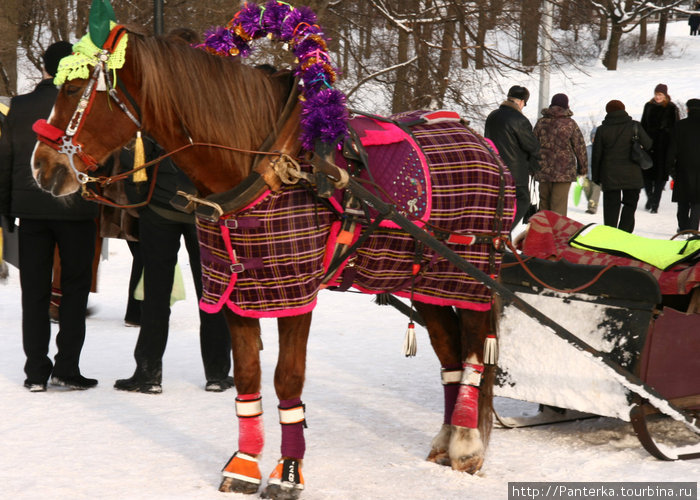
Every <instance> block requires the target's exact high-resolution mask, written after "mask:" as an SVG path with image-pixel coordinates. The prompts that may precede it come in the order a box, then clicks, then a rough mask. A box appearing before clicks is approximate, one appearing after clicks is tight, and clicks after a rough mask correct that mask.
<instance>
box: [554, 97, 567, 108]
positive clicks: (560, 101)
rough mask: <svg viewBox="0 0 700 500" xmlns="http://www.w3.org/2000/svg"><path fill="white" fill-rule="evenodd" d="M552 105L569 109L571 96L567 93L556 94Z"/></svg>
mask: <svg viewBox="0 0 700 500" xmlns="http://www.w3.org/2000/svg"><path fill="white" fill-rule="evenodd" d="M550 106H559V107H560V108H564V109H568V107H569V98H568V97H567V96H566V94H554V95H553V96H552V103H551V104H550Z"/></svg>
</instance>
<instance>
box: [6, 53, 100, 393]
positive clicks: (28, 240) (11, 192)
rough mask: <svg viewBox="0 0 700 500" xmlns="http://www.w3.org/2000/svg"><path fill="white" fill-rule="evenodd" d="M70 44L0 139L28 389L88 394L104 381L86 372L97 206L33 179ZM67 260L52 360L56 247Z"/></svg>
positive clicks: (53, 56) (14, 108)
mask: <svg viewBox="0 0 700 500" xmlns="http://www.w3.org/2000/svg"><path fill="white" fill-rule="evenodd" d="M71 50H72V46H71V44H70V43H68V42H57V43H54V44H52V45H51V46H49V48H48V49H47V50H46V52H45V54H44V66H45V74H44V77H45V78H44V80H42V81H41V82H40V83H39V84H38V85H37V86H36V88H35V89H34V90H33V91H32V92H30V93H29V94H25V95H20V96H17V97H15V98H13V99H12V102H11V104H10V112H9V114H8V116H7V121H6V123H5V126H4V128H3V133H2V137H0V212H1V213H2V214H3V215H4V216H6V217H7V216H9V217H10V218H11V219H13V220H12V224H11V225H10V227H14V218H15V217H18V218H19V220H20V224H19V259H20V267H19V276H20V286H21V288H22V342H23V346H24V352H25V354H26V356H27V361H26V363H25V365H24V371H25V373H26V376H27V378H26V380H25V382H24V386H25V387H26V388H27V389H29V390H30V391H32V392H40V391H45V390H46V384H47V381H48V380H49V377H51V383H52V384H53V385H59V386H66V387H70V388H73V389H88V388H90V387H94V386H96V385H97V380H95V379H92V378H86V377H84V376H83V375H81V373H80V368H79V361H80V353H81V351H82V347H83V343H84V341H85V313H86V308H87V301H88V295H89V293H90V286H91V283H92V261H93V257H94V254H95V235H96V225H95V218H96V217H97V205H96V204H94V203H90V202H87V201H84V200H83V199H82V198H81V196H80V194H74V195H71V196H68V197H61V198H54V197H53V195H51V194H50V193H47V192H45V191H42V190H41V189H40V188H39V186H38V185H37V183H36V182H35V180H34V178H33V177H32V166H31V156H32V152H33V150H34V145H35V143H36V135H35V134H34V132H33V131H32V125H33V124H34V122H35V121H36V120H38V119H41V118H48V117H49V114H50V112H51V108H52V107H53V104H54V101H55V100H56V96H57V94H58V92H57V89H56V87H55V86H54V84H53V81H52V79H51V77H52V76H53V75H54V74H55V73H56V69H57V68H58V62H59V61H60V60H61V59H62V58H63V57H65V56H67V55H69V54H70V53H71ZM56 245H58V252H59V254H60V258H61V263H62V277H61V283H62V288H63V297H62V302H61V309H60V314H59V319H58V324H59V331H58V334H57V335H56V346H57V347H58V352H57V354H56V356H55V358H54V362H53V363H52V362H51V359H50V358H49V356H48V352H49V343H50V340H51V323H50V321H49V301H50V299H51V272H52V265H53V258H54V247H55V246H56Z"/></svg>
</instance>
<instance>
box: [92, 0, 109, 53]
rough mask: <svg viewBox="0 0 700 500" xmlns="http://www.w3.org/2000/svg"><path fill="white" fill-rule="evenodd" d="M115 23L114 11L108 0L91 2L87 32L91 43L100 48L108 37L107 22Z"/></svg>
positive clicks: (93, 0)
mask: <svg viewBox="0 0 700 500" xmlns="http://www.w3.org/2000/svg"><path fill="white" fill-rule="evenodd" d="M110 21H115V22H116V17H115V16H114V10H113V9H112V4H111V3H110V1H109V0H92V6H91V7H90V20H89V31H90V38H91V39H92V43H94V44H95V45H96V46H98V47H102V45H104V43H105V41H106V40H107V37H108V36H109V31H110V26H109V22H110Z"/></svg>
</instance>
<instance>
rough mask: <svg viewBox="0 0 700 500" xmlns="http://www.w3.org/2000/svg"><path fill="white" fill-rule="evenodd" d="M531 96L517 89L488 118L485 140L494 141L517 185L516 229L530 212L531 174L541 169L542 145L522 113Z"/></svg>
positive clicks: (514, 87) (513, 88)
mask: <svg viewBox="0 0 700 500" xmlns="http://www.w3.org/2000/svg"><path fill="white" fill-rule="evenodd" d="M529 98H530V92H529V91H528V90H527V89H526V88H525V87H520V86H518V85H515V86H513V87H511V88H510V90H509V91H508V96H507V98H506V100H505V101H504V102H503V103H502V104H501V105H500V106H499V107H498V109H496V110H494V111H492V112H491V113H490V114H489V116H488V117H487V118H486V124H485V126H484V137H487V138H489V139H491V140H492V141H493V143H494V144H495V145H496V148H498V154H499V155H500V156H501V159H502V160H503V163H505V164H506V166H507V167H508V169H510V173H511V175H512V176H513V181H514V182H515V199H516V212H515V219H514V220H513V226H515V225H516V224H517V223H518V222H520V221H521V220H522V219H523V217H524V216H525V214H526V213H527V210H528V209H529V208H530V188H529V186H528V180H529V176H530V174H533V173H534V172H536V171H537V170H538V169H539V159H540V143H539V141H538V140H537V137H535V134H534V133H533V131H532V124H531V123H530V120H528V119H527V118H526V117H525V115H523V113H522V110H523V108H524V107H525V106H526V105H527V101H528V99H529Z"/></svg>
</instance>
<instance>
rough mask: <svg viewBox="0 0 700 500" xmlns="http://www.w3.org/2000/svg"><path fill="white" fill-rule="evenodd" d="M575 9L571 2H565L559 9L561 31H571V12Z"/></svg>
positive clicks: (567, 0) (568, 0) (564, 0)
mask: <svg viewBox="0 0 700 500" xmlns="http://www.w3.org/2000/svg"><path fill="white" fill-rule="evenodd" d="M573 8H574V6H573V5H571V0H563V1H562V2H561V6H560V7H559V29H561V30H564V31H568V30H569V29H571V11H572V9H573Z"/></svg>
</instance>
